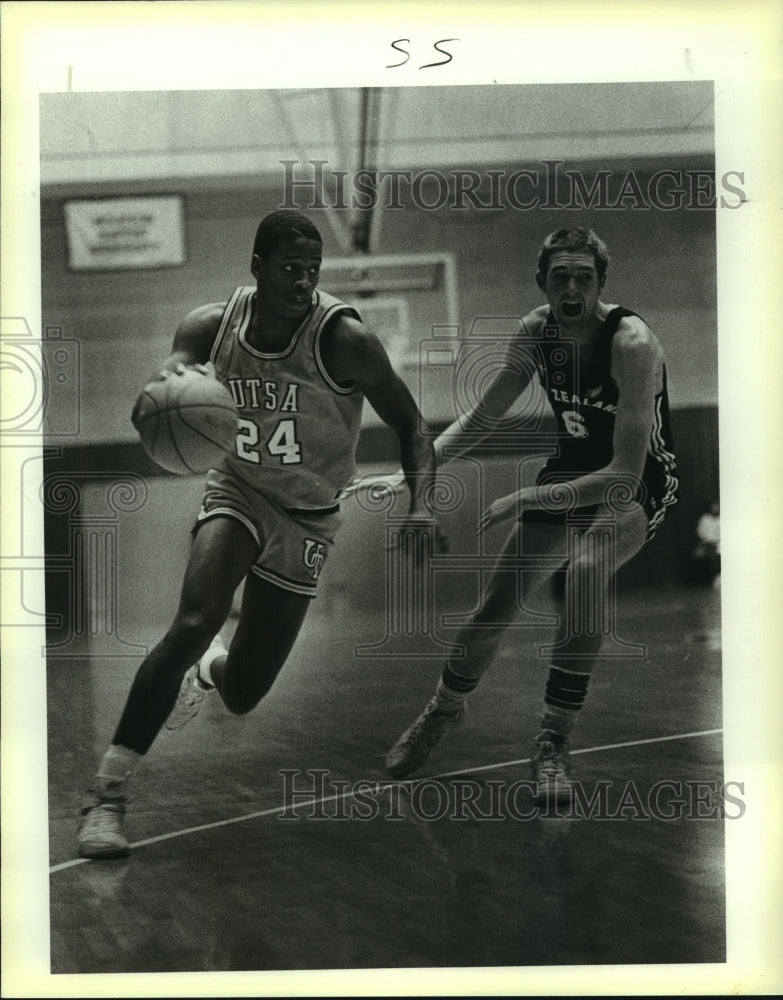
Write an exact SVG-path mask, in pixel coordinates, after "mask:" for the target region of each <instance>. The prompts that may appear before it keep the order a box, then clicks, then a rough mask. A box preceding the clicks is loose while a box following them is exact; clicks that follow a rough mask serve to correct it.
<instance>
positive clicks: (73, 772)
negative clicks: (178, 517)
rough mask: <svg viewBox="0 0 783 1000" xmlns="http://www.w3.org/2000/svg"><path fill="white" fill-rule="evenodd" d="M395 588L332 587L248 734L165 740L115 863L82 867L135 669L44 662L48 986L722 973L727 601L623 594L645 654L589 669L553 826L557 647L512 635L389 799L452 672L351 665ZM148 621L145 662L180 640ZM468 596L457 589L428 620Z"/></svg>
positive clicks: (140, 788) (668, 593) (202, 730)
mask: <svg viewBox="0 0 783 1000" xmlns="http://www.w3.org/2000/svg"><path fill="white" fill-rule="evenodd" d="M179 572H180V570H179V566H177V568H176V574H177V576H178V575H179ZM172 573H173V571H172ZM153 580H154V578H153ZM381 580H382V578H381V577H380V576H379V577H378V586H377V587H375V588H374V589H368V588H366V587H358V588H352V587H351V586H350V583H346V581H341V585H339V586H338V585H337V580H336V578H332V579H331V580H329V579H327V580H326V581H325V585H324V587H323V590H322V592H321V594H320V596H319V597H318V598H317V599H316V601H315V602H314V604H313V608H312V611H311V613H310V615H309V617H308V619H307V620H306V622H305V626H304V628H303V631H302V634H301V636H300V638H299V641H298V643H297V645H296V647H295V649H294V652H293V654H292V656H291V658H290V661H289V663H288V664H287V665H286V668H285V669H284V671H283V673H282V674H281V676H280V678H279V679H278V682H277V684H276V685H275V687H274V688H273V690H272V692H271V693H270V695H269V696H268V697H267V698H266V699H265V701H264V702H262V703H261V705H260V706H259V707H258V708H257V709H256V710H255V711H254V712H253V713H251V714H250V715H248V716H245V717H241V718H237V717H232V716H230V715H229V714H228V713H227V712H226V711H225V710H224V709H223V707H222V705H221V704H220V703H219V701H218V700H217V699H216V698H215V699H214V700H209V701H208V702H207V704H206V705H205V707H204V708H203V709H202V712H201V714H200V715H199V717H198V718H197V719H195V720H194V721H193V722H191V723H190V724H189V725H188V726H187V727H186V728H185V729H183V730H182V731H180V732H176V733H169V732H163V733H162V734H161V735H160V736H159V738H158V740H157V741H156V743H155V745H154V746H153V749H152V750H151V752H150V754H149V755H148V756H147V757H146V758H145V760H144V762H143V764H142V766H141V767H140V769H139V771H138V773H137V775H136V776H135V777H134V779H133V795H134V801H133V803H132V805H131V807H130V811H129V816H128V820H127V833H128V836H129V839H130V840H131V843H132V854H131V857H130V858H129V859H125V860H119V861H111V862H106V861H104V862H94V861H90V862H86V861H84V860H82V859H79V858H78V856H77V851H76V843H75V831H76V825H77V822H78V812H79V805H80V800H81V796H82V792H83V789H84V787H85V783H86V782H87V781H88V780H89V778H90V776H91V774H92V773H93V771H94V767H95V764H96V762H97V760H98V758H99V756H100V754H101V753H102V751H103V749H104V748H105V746H106V744H107V742H108V741H109V739H110V737H111V734H112V731H113V727H114V724H115V723H116V719H117V717H118V714H119V712H120V710H121V707H122V705H123V703H124V698H125V695H126V693H127V689H128V686H129V684H130V682H131V679H132V677H133V674H134V672H135V670H136V668H137V666H138V663H139V658H138V656H136V655H132V656H128V657H126V658H122V657H111V658H109V657H101V656H99V655H96V654H95V653H94V652H92V651H91V648H90V643H89V642H88V643H87V645H86V646H85V649H84V656H83V657H76V658H69V659H60V660H58V659H56V658H54V657H51V658H50V661H49V672H48V712H49V716H48V719H49V722H48V725H49V788H50V793H49V794H50V799H49V803H50V845H51V872H50V875H51V888H50V892H51V895H50V905H51V971H52V972H53V973H100V972H103V973H111V972H125V973H138V972H189V971H190V972H199V971H209V970H212V971H229V970H232V971H233V970H248V971H250V970H252V971H263V970H306V969H323V970H334V969H384V968H398V969H405V968H424V969H442V968H455V967H467V966H476V967H509V966H510V967H523V966H524V967H532V966H541V967H543V966H574V965H607V966H608V965H614V964H618V963H620V964H648V963H652V964H658V963H715V962H722V961H724V960H725V954H726V950H725V949H726V937H725V916H726V915H725V908H724V905H725V904H724V900H725V893H724V823H723V822H722V821H721V819H720V813H721V805H720V790H721V786H722V783H723V763H722V760H723V757H722V735H721V652H720V591H719V590H717V589H714V588H709V587H698V588H697V587H688V588H685V587H683V588H676V589H661V588H656V589H655V590H646V591H642V590H638V589H634V590H627V591H624V592H622V593H620V594H619V595H618V599H617V605H618V629H617V634H619V635H620V636H621V637H622V638H623V639H624V640H626V641H629V642H633V643H636V644H638V645H639V647H640V649H641V651H642V652H641V655H638V656H617V657H612V656H610V657H608V658H606V659H605V660H604V661H603V662H602V663H600V664H599V667H598V668H597V672H596V675H595V677H594V682H593V685H592V687H591V691H590V694H589V697H588V701H587V704H586V707H585V709H584V710H583V714H582V718H581V720H580V725H579V727H578V730H577V731H576V732H575V735H574V740H573V769H574V773H575V777H577V778H579V779H580V780H581V782H582V785H583V791H584V801H583V802H582V805H581V807H580V808H576V809H574V810H572V811H571V813H570V814H568V810H566V811H565V814H563V810H560V814H559V815H557V814H552V813H551V812H550V813H549V814H547V813H541V812H540V811H536V810H535V808H534V807H533V804H532V800H531V798H530V792H529V790H528V789H526V788H525V786H524V784H521V785H520V784H516V783H518V782H520V781H524V780H525V779H527V778H528V777H529V755H530V752H531V741H532V737H533V736H534V735H535V731H536V722H537V717H538V713H539V708H540V704H541V699H542V694H543V683H544V678H545V675H546V663H545V660H543V659H540V658H539V655H538V649H539V647H540V646H541V645H542V644H543V643H545V642H546V641H547V639H548V638H549V635H550V630H549V629H548V628H546V627H542V628H537V629H530V630H509V632H508V633H507V635H506V638H505V640H504V642H503V645H502V647H501V649H500V651H499V653H498V656H497V658H496V661H495V663H494V665H493V668H492V670H491V671H490V672H489V673H488V674H487V676H486V677H485V678H484V680H483V682H482V684H481V685H480V686H479V688H478V689H477V691H476V692H475V693H474V694H473V695H472V696H471V702H470V706H469V707H470V712H469V716H468V719H467V721H466V722H465V723H464V724H463V725H462V726H461V727H460V729H459V730H458V731H456V732H455V733H453V734H452V735H451V736H450V737H449V738H448V739H447V740H445V741H444V742H443V743H442V744H441V745H440V746H439V747H438V748H437V749H436V751H435V752H434V753H433V755H432V757H431V758H430V761H429V762H428V763H427V765H426V766H425V767H424V768H422V770H421V772H420V773H419V774H417V775H416V776H415V780H413V781H410V780H409V781H408V782H407V783H406V782H401V783H400V782H398V783H395V782H389V781H388V780H387V779H386V777H385V774H384V771H383V757H384V754H385V751H386V749H387V748H388V746H389V745H390V744H391V742H393V740H394V739H395V738H396V737H397V735H398V734H399V732H400V731H401V730H402V729H403V728H404V727H405V726H406V725H407V724H408V723H409V722H410V721H411V719H412V718H413V717H414V716H415V715H416V714H418V712H419V711H420V709H421V707H422V706H423V704H424V703H425V701H426V700H427V699H428V697H429V696H430V694H431V691H432V689H433V686H434V684H435V681H436V679H437V676H438V674H439V671H440V667H441V663H442V658H440V659H439V658H435V657H420V658H417V657H415V656H414V657H404V656H398V657H394V656H390V657H366V656H365V657H357V656H355V655H354V652H355V649H356V647H357V646H358V645H372V644H374V643H377V642H378V639H379V637H383V635H384V634H385V632H386V625H387V622H386V608H385V597H384V593H383V586H382V583H381ZM157 586H160V587H161V588H167V589H169V590H172V589H173V590H174V591H175V592H176V588H177V586H178V580H177V579H174V577H173V575H172V579H170V580H168V581H167V580H165V579H162V580H159V581H157V580H154V582H152V583H151V584H150V587H151V588H152V589H153V590H154V589H155V588H156V587H157ZM142 589H143V588H140V593H141V590H142ZM148 601H149V594H148V593H147V594H145V595H144V596H143V597H141V596H140V598H139V602H138V604H137V607H138V609H139V613H138V615H137V616H136V617H135V618H134V615H133V608H132V606H131V605H132V599H130V600H128V601H125V603H124V605H123V609H124V612H125V613H126V617H125V619H124V628H125V630H126V635H127V636H131V637H136V636H141V635H142V634H143V633H146V635H147V637H148V638H147V641H148V642H150V643H152V642H153V641H154V640H155V638H156V637H157V635H158V634H159V633H160V632H161V631H162V630H163V629H164V628H165V626H166V624H167V621H166V620H163V619H162V620H160V621H156V620H152V621H151V620H150V618H149V615H148V613H147V610H146V609H147V608H148V603H146V602H148ZM474 601H475V594H474V588H473V587H472V586H470V585H468V584H467V583H466V581H465V580H463V579H462V578H460V577H459V576H456V577H454V578H449V579H447V580H446V581H445V584H444V586H442V587H440V588H439V587H436V590H435V620H436V621H438V622H441V623H442V622H443V618H442V614H443V613H444V612H445V610H448V611H449V612H454V611H455V610H456V611H457V612H459V611H469V610H470V608H471V606H472V604H473V603H474ZM162 614H163V612H161V615H162ZM439 635H440V636H441V637H445V639H446V640H449V639H451V638H452V637H453V630H451V629H449V628H448V627H442V628H441V629H440V631H439ZM281 772H285V773H281ZM361 782H366V784H364V785H362V784H357V783H361ZM376 782H380V783H381V784H380V785H379V786H378V787H375V786H374V784H373V783H376ZM308 790H309V791H310V792H311V794H309V795H308V794H306V793H307V792H308ZM292 793H300V794H298V795H295V794H292ZM601 796H603V798H601ZM591 802H592V805H591V804H590V803H591ZM678 803H679V804H678ZM730 805H731V802H730V800H726V806H727V813H728V806H730ZM734 811H735V813H736V807H735V810H734Z"/></svg>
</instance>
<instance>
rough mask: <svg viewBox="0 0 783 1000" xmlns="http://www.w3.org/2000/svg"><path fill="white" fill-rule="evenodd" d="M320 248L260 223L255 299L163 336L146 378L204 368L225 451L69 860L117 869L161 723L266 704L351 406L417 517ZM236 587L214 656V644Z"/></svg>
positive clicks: (379, 351)
mask: <svg viewBox="0 0 783 1000" xmlns="http://www.w3.org/2000/svg"><path fill="white" fill-rule="evenodd" d="M321 249H322V241H321V236H320V234H319V232H318V230H317V229H316V227H315V226H314V225H313V224H312V223H311V222H310V221H309V220H308V219H307V218H305V217H304V216H302V215H300V214H299V213H298V212H292V211H282V212H274V213H272V214H271V215H268V216H267V217H266V218H265V219H264V220H263V221H262V222H261V224H260V225H259V227H258V231H257V234H256V238H255V243H254V246H253V254H252V261H251V268H250V269H251V272H252V274H253V277H254V278H255V285H254V286H248V287H243V288H237V289H236V291H235V292H234V293H233V295H232V296H231V298H230V299H229V301H228V302H227V303H220V304H214V305H205V306H202V307H201V308H199V309H196V310H195V311H194V312H191V313H190V314H189V315H188V316H187V317H186V318H185V319H184V321H183V322H182V324H181V325H180V326H179V328H178V329H177V332H176V335H175V338H174V346H173V352H172V354H171V357H170V358H169V359H168V360H167V361H166V362H165V365H164V369H163V371H162V373H161V375H160V377H161V378H164V379H165V378H177V377H178V376H180V375H181V374H182V373H183V372H184V371H185V370H186V368H188V367H197V368H198V367H201V368H202V370H203V371H205V372H206V369H204V368H203V366H204V365H206V364H207V363H208V362H211V364H212V365H213V366H214V369H215V373H216V376H217V378H218V380H219V381H221V382H222V383H224V384H225V385H227V386H228V387H229V389H230V390H231V392H232V395H233V397H234V400H235V402H236V403H237V407H238V410H239V430H238V433H237V437H236V449H235V453H234V454H232V455H228V456H226V457H225V458H224V460H223V461H222V462H221V463H220V464H219V465H218V466H217V467H216V468H214V469H211V470H210V471H209V473H208V474H207V477H206V486H205V491H204V496H203V501H202V506H201V510H200V513H199V514H198V519H197V522H196V525H195V527H194V529H193V532H194V539H193V546H192V551H191V554H190V558H189V562H188V565H187V568H186V570H185V578H184V583H183V586H182V592H181V598H180V604H179V608H178V611H177V613H176V617H175V618H174V622H173V624H172V625H171V628H170V629H169V630H168V632H167V633H166V635H165V636H164V638H163V639H162V641H161V642H160V643H159V644H158V645H157V646H156V647H155V648H154V649H153V650H152V652H151V653H150V654H149V656H148V657H147V658H146V659H145V660H144V662H143V663H142V664H141V666H140V667H139V670H138V672H137V674H136V677H135V680H134V681H133V685H132V687H131V690H130V694H129V696H128V700H127V703H126V705H125V709H124V711H123V713H122V716H121V718H120V720H119V724H118V726H117V729H116V732H115V734H114V737H113V739H112V742H111V745H110V746H109V748H108V749H107V751H106V753H105V754H104V756H103V759H102V760H101V762H100V764H99V766H98V770H97V774H96V776H95V779H94V781H93V783H92V786H91V788H90V790H89V792H88V796H87V799H86V801H85V803H84V807H83V811H82V817H81V823H80V827H79V833H78V844H79V851H80V853H81V855H82V856H83V857H87V858H110V857H121V856H124V855H126V854H128V851H129V846H128V841H127V839H126V837H125V835H124V833H123V820H124V815H125V810H126V802H127V785H128V779H129V777H130V775H131V774H132V772H133V770H134V768H135V767H136V765H137V764H138V762H139V761H140V759H141V758H142V757H143V756H144V754H146V753H147V751H148V750H149V749H150V747H151V745H152V743H153V741H154V740H155V737H156V736H157V734H158V733H159V731H160V729H161V728H162V726H163V725H164V723H167V725H168V727H169V728H171V729H176V728H179V727H180V726H181V725H183V724H184V723H185V722H187V721H188V720H189V719H190V718H192V717H193V716H194V715H195V714H196V713H197V712H198V710H199V706H200V704H201V703H202V702H203V700H204V698H206V697H209V696H212V695H213V693H216V694H217V695H218V696H219V697H220V698H221V699H222V701H223V702H224V704H225V706H226V708H227V709H228V710H229V711H230V712H233V713H236V714H242V713H246V712H249V711H250V710H251V709H252V708H254V707H255V706H256V705H257V704H258V702H259V701H260V700H261V699H262V698H263V697H264V695H265V694H266V693H267V692H268V691H269V689H270V687H271V686H272V684H273V682H274V680H275V678H276V676H277V674H278V672H279V671H280V669H281V668H282V666H283V664H284V663H285V661H286V658H287V656H288V654H289V652H290V650H291V648H292V646H293V643H294V641H295V639H296V637H297V635H298V633H299V630H300V627H301V625H302V622H303V620H304V617H305V615H306V613H307V609H308V606H309V604H310V601H311V599H312V598H313V597H314V596H315V592H316V583H317V579H318V576H319V573H320V572H321V569H322V567H323V563H324V560H325V559H326V556H327V553H328V551H329V549H330V547H331V545H332V543H333V541H334V538H335V535H336V533H337V529H338V527H339V525H340V513H339V505H338V502H337V498H338V496H339V494H340V492H341V490H342V489H343V488H344V487H345V486H346V484H348V483H349V482H350V481H351V479H352V478H353V477H354V475H355V471H356V465H355V458H354V452H355V448H356V444H357V441H358V437H359V430H360V423H361V412H362V404H363V400H364V399H367V400H368V402H369V403H370V404H371V405H372V407H373V408H374V409H375V410H376V412H377V413H378V415H379V416H380V417H381V418H382V419H383V420H384V421H385V422H386V424H388V426H389V427H391V428H392V429H393V430H394V431H395V432H396V434H397V436H398V437H399V441H400V452H401V465H402V468H403V471H404V472H405V475H406V481H407V485H408V487H409V490H410V507H409V517H410V520H411V524H412V525H413V526H414V527H415V526H416V525H421V523H422V519H426V518H428V517H429V514H428V511H427V509H426V506H425V503H424V499H423V498H424V496H425V494H426V493H427V491H428V488H429V487H430V485H431V483H432V480H433V477H434V472H435V461H434V451H433V447H432V441H431V438H430V437H427V436H426V428H425V427H424V425H423V422H422V420H421V417H420V414H419V412H418V409H417V407H416V404H415V403H414V401H413V398H412V396H411V394H410V393H409V391H408V390H407V388H406V387H405V385H404V384H403V382H402V381H401V379H400V378H399V376H398V375H397V374H396V372H395V371H394V370H393V369H392V367H391V364H390V362H389V358H388V356H387V354H386V351H385V350H384V348H383V346H382V344H381V342H380V341H379V340H378V338H377V337H376V336H375V335H374V334H372V333H370V332H369V331H368V330H367V329H366V328H365V327H364V326H363V325H362V323H361V322H360V319H359V316H358V314H357V313H356V311H355V310H353V309H352V308H350V307H349V306H346V305H345V304H343V303H342V302H339V301H338V300H337V299H335V298H332V297H331V296H330V295H327V294H325V293H324V292H321V291H320V290H318V289H317V287H316V286H317V284H318V278H319V268H320V265H321ZM205 377H206V374H205ZM242 580H244V581H245V586H244V596H243V600H242V607H241V611H240V615H239V621H238V625H237V628H236V633H235V635H234V637H233V640H232V642H231V646H230V649H226V648H225V646H224V645H223V643H222V640H221V638H220V635H219V629H220V628H221V627H222V625H223V624H224V622H225V620H226V618H227V617H228V614H229V611H230V609H231V606H232V599H233V596H234V593H235V591H236V589H237V587H238V586H239V584H240V582H241V581H242Z"/></svg>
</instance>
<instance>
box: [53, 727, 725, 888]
mask: <svg viewBox="0 0 783 1000" xmlns="http://www.w3.org/2000/svg"><path fill="white" fill-rule="evenodd" d="M722 732H723V729H702V730H699V731H697V732H691V733H674V734H672V735H671V736H650V737H648V738H647V739H643V740H628V741H627V742H625V743H606V744H604V745H603V746H598V747H583V748H582V749H581V750H571V756H572V757H574V756H576V755H577V754H585V753H601V752H602V751H604V750H622V749H625V748H627V747H640V746H645V745H647V744H650V743H667V742H672V741H673V740H687V739H693V738H694V737H697V736H717V735H718V734H719V733H722ZM529 763H530V757H519V758H517V759H516V760H504V761H500V762H499V763H495V764H483V765H481V766H479V767H463V768H460V769H459V770H458V771H444V772H443V773H442V774H428V775H424V776H423V777H421V778H405V779H398V780H395V779H393V778H391V779H378V781H377V782H373V784H377V787H378V791H379V792H381V791H382V790H383V789H384V788H389V787H390V786H394V785H411V786H413V785H418V784H421V783H422V782H425V781H440V780H442V779H443V778H455V777H461V776H463V775H467V774H479V773H481V772H483V771H498V770H500V769H501V768H504V767H515V766H517V765H519V764H529ZM311 770H318V769H315V768H313V769H311ZM305 773H306V772H305ZM361 793H362V794H364V795H367V794H369V792H368V790H367V788H366V787H363V788H362V789H361ZM358 794H359V792H358V791H354V792H348V791H342V792H338V793H337V794H335V795H324V796H322V797H321V798H320V799H308V800H306V801H304V802H301V803H299V804H291V805H285V806H272V807H271V808H269V809H260V810H258V811H256V812H252V813H245V814H244V815H243V816H232V817H231V818H230V819H219V820H215V821H214V822H212V823H203V824H202V825H201V826H189V827H185V828H184V829H181V830H173V831H172V832H171V833H162V834H159V835H158V836H157V837H148V838H147V839H146V840H138V841H136V843H135V844H131V845H130V846H131V850H135V849H137V848H139V847H148V846H149V845H150V844H160V843H162V842H163V841H165V840H174V839H175V838H177V837H187V836H190V834H195V833H204V831H206V830H217V829H219V828H220V827H221V826H233V825H234V824H235V823H246V822H248V821H249V820H253V819H262V818H263V817H264V816H274V815H275V814H276V813H283V812H286V811H288V812H296V810H297V809H300V808H302V809H303V808H304V807H305V806H307V807H308V808H310V809H312V808H314V807H316V806H320V805H324V804H326V803H327V802H336V801H337V800H338V799H342V800H343V801H345V800H346V799H352V798H354V797H355V796H356V795H358ZM92 860H93V859H92V858H73V859H72V860H70V861H63V862H61V863H60V864H57V865H52V866H51V867H50V868H49V874H50V875H55V874H57V872H61V871H65V870H66V869H68V868H77V867H78V866H79V865H86V864H88V863H89V862H90V861H92Z"/></svg>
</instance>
